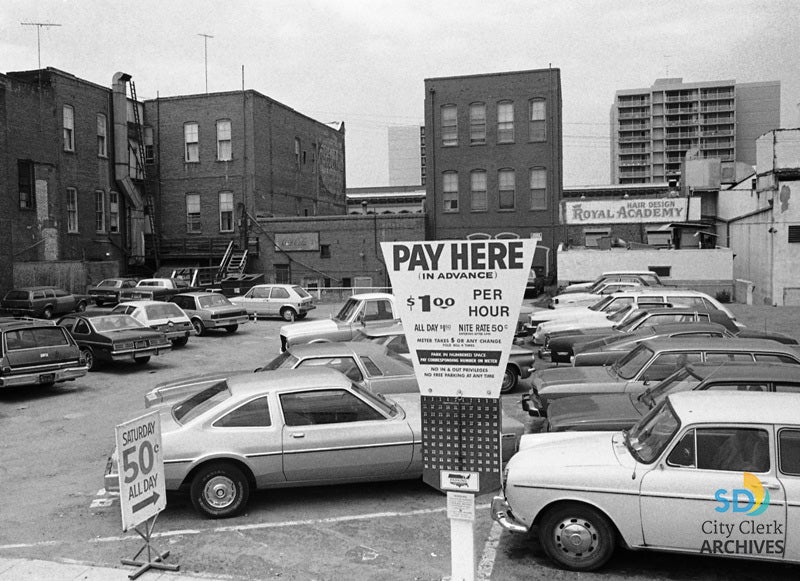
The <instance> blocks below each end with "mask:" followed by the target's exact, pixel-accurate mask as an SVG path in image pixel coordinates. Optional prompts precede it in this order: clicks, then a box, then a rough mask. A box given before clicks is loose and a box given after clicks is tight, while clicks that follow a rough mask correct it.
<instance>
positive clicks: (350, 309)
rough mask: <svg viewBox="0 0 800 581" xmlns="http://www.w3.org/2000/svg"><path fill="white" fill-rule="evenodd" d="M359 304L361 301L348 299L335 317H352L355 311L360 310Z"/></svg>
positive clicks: (344, 318) (347, 318) (348, 318)
mask: <svg viewBox="0 0 800 581" xmlns="http://www.w3.org/2000/svg"><path fill="white" fill-rule="evenodd" d="M359 305H361V301H357V300H355V299H347V302H346V303H345V304H344V305H343V306H342V308H341V310H340V311H339V314H337V315H336V317H335V318H336V319H338V320H340V321H348V320H350V317H352V316H353V313H355V311H356V310H358V307H359Z"/></svg>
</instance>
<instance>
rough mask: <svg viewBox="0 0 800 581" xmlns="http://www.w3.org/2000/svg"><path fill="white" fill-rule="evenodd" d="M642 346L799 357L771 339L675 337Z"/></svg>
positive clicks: (662, 349) (791, 350) (645, 343)
mask: <svg viewBox="0 0 800 581" xmlns="http://www.w3.org/2000/svg"><path fill="white" fill-rule="evenodd" d="M640 345H646V346H647V347H649V348H650V349H652V350H653V351H672V350H677V351H685V350H687V349H702V350H706V351H713V350H725V351H760V350H766V351H780V352H782V353H791V354H792V355H794V356H798V352H797V350H795V349H791V348H790V347H788V346H786V345H782V344H781V343H778V342H777V341H772V340H770V339H734V338H728V337H702V338H697V339H694V338H692V337H675V338H672V339H648V340H645V341H642V342H641V343H640Z"/></svg>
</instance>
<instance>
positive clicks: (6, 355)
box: [0, 318, 87, 387]
mask: <svg viewBox="0 0 800 581" xmlns="http://www.w3.org/2000/svg"><path fill="white" fill-rule="evenodd" d="M86 371H87V367H86V362H85V361H84V360H83V359H82V357H81V352H80V349H79V348H78V345H77V343H75V341H74V340H73V339H72V337H71V336H70V334H69V333H67V331H66V330H65V329H62V328H61V327H57V326H55V325H54V324H53V323H47V322H45V321H40V320H36V319H28V320H23V319H11V318H3V319H0V387H22V386H27V385H41V386H51V385H53V384H55V383H61V382H63V381H74V380H75V379H77V378H79V377H83V376H84V375H86Z"/></svg>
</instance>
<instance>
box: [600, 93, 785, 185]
mask: <svg viewBox="0 0 800 581" xmlns="http://www.w3.org/2000/svg"><path fill="white" fill-rule="evenodd" d="M780 92H781V86H780V82H779V81H770V82H762V83H736V81H735V80H725V81H709V82H698V83H684V82H683V79H680V78H669V79H658V80H656V82H655V83H654V84H653V85H652V86H651V87H649V88H645V89H626V90H620V91H617V92H616V95H615V98H614V104H613V105H612V107H611V182H612V183H614V184H634V183H660V182H668V181H670V180H672V179H679V178H680V173H681V162H682V161H683V160H684V158H685V156H686V153H687V152H688V151H690V150H691V151H692V153H693V155H695V156H697V157H700V158H718V159H720V162H721V173H722V175H721V178H722V181H723V182H724V181H733V179H734V178H735V163H736V162H744V163H746V164H749V165H754V164H755V162H756V156H755V151H756V150H755V145H756V139H757V138H758V137H759V136H760V135H762V134H764V133H766V132H768V131H772V130H774V129H777V128H779V126H780Z"/></svg>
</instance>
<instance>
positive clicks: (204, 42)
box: [197, 32, 214, 95]
mask: <svg viewBox="0 0 800 581" xmlns="http://www.w3.org/2000/svg"><path fill="white" fill-rule="evenodd" d="M197 36H202V37H203V49H204V53H205V62H206V95H208V39H209V38H214V37H213V36H211V35H210V34H203V33H202V32H201V33H199V34H198V35H197Z"/></svg>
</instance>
